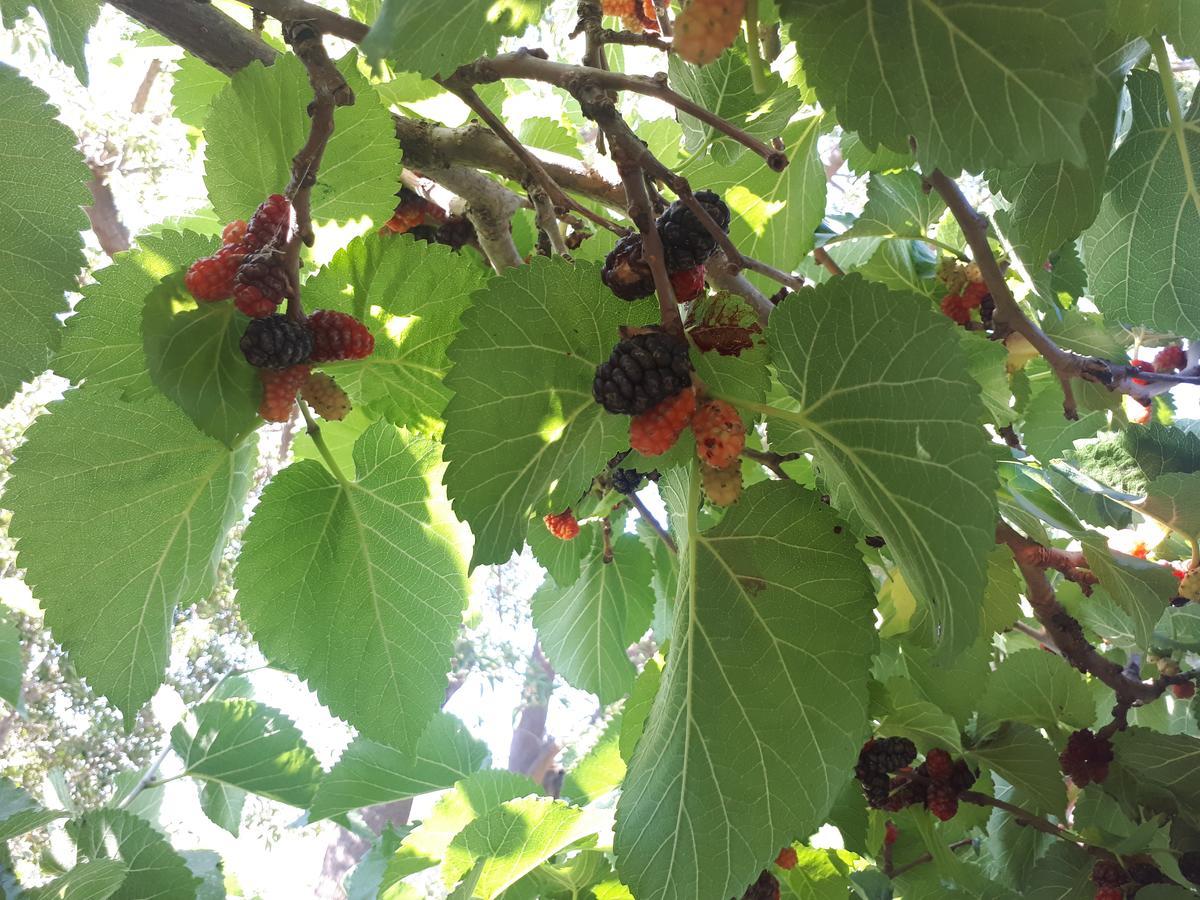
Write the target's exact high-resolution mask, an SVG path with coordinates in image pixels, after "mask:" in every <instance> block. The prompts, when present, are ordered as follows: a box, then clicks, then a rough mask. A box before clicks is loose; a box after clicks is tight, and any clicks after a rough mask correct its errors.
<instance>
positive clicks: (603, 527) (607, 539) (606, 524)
mask: <svg viewBox="0 0 1200 900" xmlns="http://www.w3.org/2000/svg"><path fill="white" fill-rule="evenodd" d="M600 532H601V534H602V535H603V537H604V556H603V557H602V559H603V562H604V564H605V565H608V564H609V563H610V562H612V561H613V545H612V520H611V519H609V517H608V516H605V517H604V518H603V520H601V522H600Z"/></svg>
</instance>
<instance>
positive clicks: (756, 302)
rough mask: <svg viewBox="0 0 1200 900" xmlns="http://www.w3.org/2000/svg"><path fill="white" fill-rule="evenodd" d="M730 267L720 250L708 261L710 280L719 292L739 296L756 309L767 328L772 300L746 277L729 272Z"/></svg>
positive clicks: (772, 305) (773, 305) (759, 318)
mask: <svg viewBox="0 0 1200 900" xmlns="http://www.w3.org/2000/svg"><path fill="white" fill-rule="evenodd" d="M729 269H730V266H729V262H728V259H727V258H726V256H725V254H724V253H722V252H721V251H720V250H718V251H717V252H716V253H715V254H714V255H713V257H712V259H710V260H709V261H708V280H709V281H711V282H712V283H713V284H714V285H715V286H716V287H717V289H718V290H722V291H728V292H729V293H731V294H737V295H738V296H739V297H741V298H743V299H744V300H745V301H746V302H747V303H749V304H750V305H751V306H752V307H754V311H755V312H756V313H758V320H759V321H760V322H761V323H762V324H763V325H764V326H765V325H766V324H767V319H768V318H769V317H770V315H771V311H772V310H773V309H775V304H774V303H772V302H771V298H770V297H768V296H767V295H766V294H764V293H763V292H762V291H760V290H759V289H758V288H756V287H755V286H754V285H753V284H752V283H751V282H750V280H749V279H748V278H746V277H745V276H744V275H740V274H739V275H735V274H733V273H731V272H730V271H729Z"/></svg>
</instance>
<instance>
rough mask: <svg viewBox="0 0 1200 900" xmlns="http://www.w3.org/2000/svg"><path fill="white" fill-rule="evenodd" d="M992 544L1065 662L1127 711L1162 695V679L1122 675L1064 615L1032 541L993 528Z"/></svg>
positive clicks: (1004, 526) (1039, 550) (1041, 549)
mask: <svg viewBox="0 0 1200 900" xmlns="http://www.w3.org/2000/svg"><path fill="white" fill-rule="evenodd" d="M996 542H997V543H1003V544H1007V545H1008V548H1009V549H1010V550H1011V551H1012V554H1013V558H1014V559H1015V560H1016V562H1017V568H1019V569H1020V570H1021V575H1022V576H1023V577H1024V579H1025V585H1026V590H1025V598H1026V599H1027V600H1028V601H1029V605H1030V606H1032V607H1033V614H1034V616H1035V617H1036V618H1037V620H1038V621H1039V622H1040V623H1041V624H1042V627H1043V628H1045V629H1046V635H1047V637H1048V638H1049V640H1050V643H1052V644H1053V645H1054V646H1055V647H1057V648H1058V650H1059V651H1060V652H1061V653H1062V655H1063V656H1064V657H1065V658H1066V660H1067V661H1068V662H1069V663H1070V664H1071V665H1072V666H1074V667H1075V668H1076V669H1078V670H1079V671H1080V672H1084V673H1087V674H1090V675H1092V676H1093V677H1095V678H1097V679H1099V680H1100V681H1101V682H1103V683H1104V684H1106V685H1108V686H1109V687H1110V688H1112V690H1113V692H1114V693H1115V694H1116V697H1117V706H1118V707H1125V708H1126V709H1128V708H1129V707H1131V706H1139V705H1142V704H1145V703H1149V702H1151V701H1153V700H1156V699H1157V698H1158V697H1160V696H1162V693H1163V691H1165V690H1166V689H1167V687H1168V684H1167V683H1164V680H1163V679H1159V680H1158V681H1155V682H1152V683H1150V684H1146V683H1145V682H1142V681H1137V680H1134V679H1131V678H1129V677H1127V676H1126V674H1125V671H1124V669H1123V668H1122V667H1121V666H1119V665H1118V664H1117V663H1115V662H1112V661H1111V660H1108V659H1105V658H1104V657H1103V656H1102V655H1101V654H1100V652H1099V651H1098V650H1097V649H1096V648H1095V647H1093V646H1092V645H1091V643H1090V642H1089V641H1088V639H1087V638H1086V637H1085V636H1084V633H1083V628H1082V627H1081V626H1080V624H1079V623H1078V622H1077V621H1075V619H1074V618H1072V617H1071V615H1070V614H1069V613H1068V612H1067V610H1066V609H1065V608H1064V607H1063V605H1062V604H1061V603H1060V602H1059V601H1058V598H1057V597H1056V596H1055V594H1054V588H1053V587H1052V586H1051V585H1050V581H1049V580H1048V579H1047V578H1046V572H1045V569H1044V568H1043V567H1041V566H1039V565H1038V564H1037V562H1036V559H1037V557H1038V556H1040V554H1041V553H1042V552H1044V551H1045V550H1046V548H1045V547H1042V546H1041V545H1040V544H1038V543H1037V542H1036V541H1032V540H1030V539H1029V538H1027V537H1024V536H1022V535H1021V534H1019V533H1018V532H1017V531H1015V530H1014V529H1012V528H1011V527H1010V526H1009V525H1008V524H1006V523H1004V522H1000V523H999V524H998V525H997V526H996Z"/></svg>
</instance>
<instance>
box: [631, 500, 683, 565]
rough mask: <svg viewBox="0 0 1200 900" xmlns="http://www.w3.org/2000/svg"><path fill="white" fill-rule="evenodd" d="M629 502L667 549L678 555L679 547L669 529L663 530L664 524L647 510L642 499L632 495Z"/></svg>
mask: <svg viewBox="0 0 1200 900" xmlns="http://www.w3.org/2000/svg"><path fill="white" fill-rule="evenodd" d="M629 502H630V503H631V504H633V508H634V509H636V510H637V511H638V515H639V516H641V517H642V518H643V519H645V520H646V524H647V525H649V526H650V527H651V528H653V529H654V533H655V534H657V535H658V538H659V540H661V541H662V542H663V543H664V544H665V545H666V547H667V549H668V550H670V551H671V552H672V553H674V554H676V555H678V553H679V547H677V546H676V545H675V539H674V538H673V537H671V534H670V532H668V531H667V529H665V528H663V526H662V523H661V522H659V521H658V519H656V518H655V517H654V513H652V512H650V510H648V509H647V508H646V504H645V503H644V502H643V501H642V498H641V497H639V496H638V495H637V494H636V493H635V494H630V495H629Z"/></svg>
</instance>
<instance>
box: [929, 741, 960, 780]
mask: <svg viewBox="0 0 1200 900" xmlns="http://www.w3.org/2000/svg"><path fill="white" fill-rule="evenodd" d="M925 771H926V774H927V775H928V776H929V777H930V778H932V779H933V780H934V781H949V780H950V778H951V777H952V776H953V775H954V760H952V759H951V758H950V754H949V753H947V752H946V751H945V750H943V749H941V748H940V747H938V748H934V749H933V750H930V751H929V752H928V753H926V754H925Z"/></svg>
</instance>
